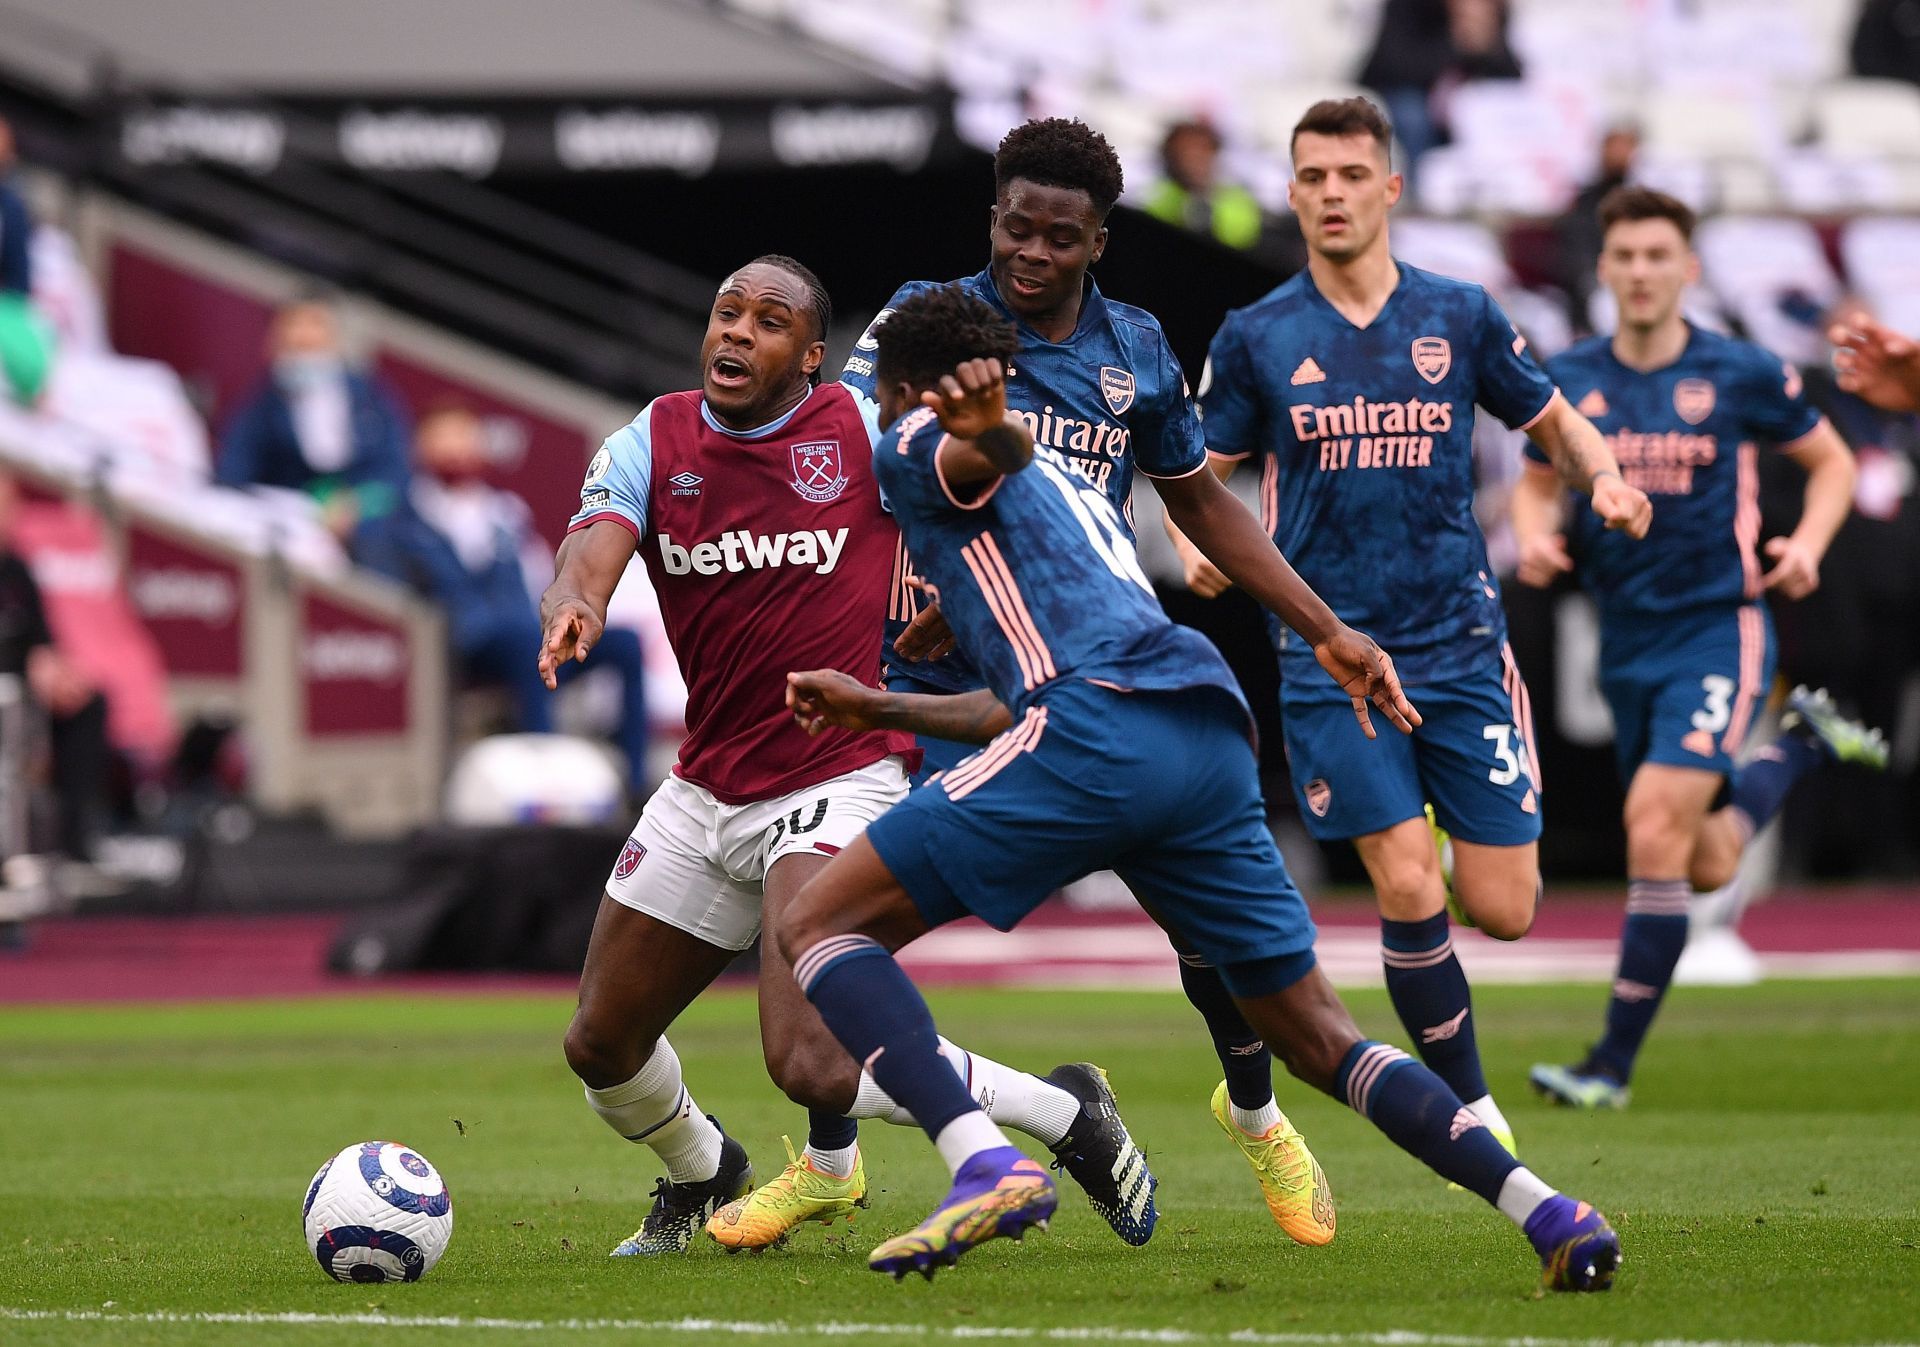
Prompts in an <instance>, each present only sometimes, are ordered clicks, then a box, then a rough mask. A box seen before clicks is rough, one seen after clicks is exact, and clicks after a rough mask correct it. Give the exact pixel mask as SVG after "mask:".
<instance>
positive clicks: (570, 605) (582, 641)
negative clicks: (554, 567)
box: [540, 599, 606, 689]
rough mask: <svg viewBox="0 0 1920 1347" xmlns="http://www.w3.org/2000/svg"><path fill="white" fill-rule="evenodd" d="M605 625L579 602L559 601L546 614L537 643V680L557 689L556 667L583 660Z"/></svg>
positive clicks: (576, 600)
mask: <svg viewBox="0 0 1920 1347" xmlns="http://www.w3.org/2000/svg"><path fill="white" fill-rule="evenodd" d="M605 626H606V624H605V623H604V622H602V621H601V620H600V618H599V617H598V616H597V615H596V614H595V613H594V611H593V609H592V608H590V607H588V606H587V605H586V604H585V603H583V602H581V601H580V600H579V599H560V600H558V601H556V602H555V603H554V604H553V606H552V607H551V608H550V609H549V610H548V612H547V620H546V629H545V631H544V632H543V633H542V636H541V640H540V681H541V682H543V683H545V684H546V685H547V687H548V688H549V689H551V688H557V687H559V686H560V666H561V665H562V664H565V663H566V662H567V661H568V660H570V659H571V660H584V659H586V657H587V653H588V652H589V651H591V650H592V649H593V647H594V646H595V645H596V644H597V643H598V642H599V640H600V633H601V631H602V630H603V629H604V628H605Z"/></svg>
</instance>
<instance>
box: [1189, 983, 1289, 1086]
mask: <svg viewBox="0 0 1920 1347" xmlns="http://www.w3.org/2000/svg"><path fill="white" fill-rule="evenodd" d="M1180 985H1181V986H1182V987H1183V988H1185V989H1186V993H1187V1000H1189V1001H1191V1002H1192V1003H1193V1008H1194V1009H1195V1010H1197V1011H1199V1012H1200V1018H1201V1019H1203V1020H1205V1021H1206V1022H1207V1033H1208V1034H1210V1035H1211V1036H1212V1038H1213V1050H1214V1052H1215V1053H1216V1054H1218V1056H1219V1058H1220V1066H1221V1069H1222V1070H1224V1071H1225V1072H1226V1073H1227V1098H1229V1099H1231V1100H1232V1101H1233V1102H1234V1104H1235V1105H1236V1106H1237V1107H1239V1108H1245V1109H1255V1108H1264V1107H1265V1106H1266V1105H1267V1104H1268V1103H1270V1102H1271V1101H1272V1099H1273V1066H1272V1062H1271V1059H1270V1058H1269V1057H1268V1055H1267V1044H1266V1040H1264V1039H1262V1038H1261V1037H1260V1035H1258V1034H1256V1033H1255V1032H1254V1031H1253V1028H1252V1026H1251V1025H1249V1024H1248V1023H1247V1019H1246V1016H1244V1015H1242V1014H1241V1013H1240V1007H1239V1006H1238V1005H1236V1004H1234V1000H1233V995H1232V993H1230V992H1229V991H1228V990H1227V984H1226V983H1225V982H1224V981H1223V980H1222V979H1221V977H1220V970H1219V969H1218V968H1215V967H1214V966H1213V965H1212V964H1210V963H1208V962H1207V961H1206V960H1205V959H1203V958H1201V957H1200V956H1199V955H1198V954H1185V953H1183V954H1181V955H1180Z"/></svg>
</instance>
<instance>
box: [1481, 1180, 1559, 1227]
mask: <svg viewBox="0 0 1920 1347" xmlns="http://www.w3.org/2000/svg"><path fill="white" fill-rule="evenodd" d="M1559 1195H1560V1193H1559V1190H1558V1189H1556V1188H1551V1187H1549V1186H1548V1185H1547V1182H1546V1180H1544V1179H1542V1178H1541V1177H1540V1176H1539V1175H1538V1174H1535V1173H1534V1172H1533V1171H1532V1170H1531V1169H1528V1168H1527V1167H1526V1166H1525V1165H1522V1166H1520V1168H1518V1169H1516V1170H1514V1171H1513V1173H1511V1174H1509V1175H1507V1181H1506V1182H1505V1183H1503V1184H1501V1185H1500V1200H1499V1201H1498V1202H1496V1203H1494V1205H1495V1206H1496V1207H1499V1208H1500V1214H1501V1215H1502V1216H1504V1217H1506V1218H1507V1219H1508V1220H1509V1221H1512V1222H1513V1223H1514V1224H1515V1225H1517V1226H1519V1227H1520V1228H1521V1229H1522V1230H1525V1229H1526V1228H1527V1218H1528V1217H1529V1216H1531V1215H1533V1213H1534V1212H1536V1211H1538V1210H1539V1209H1540V1204H1541V1203H1542V1202H1545V1201H1546V1200H1547V1199H1548V1198H1550V1197H1558V1196H1559Z"/></svg>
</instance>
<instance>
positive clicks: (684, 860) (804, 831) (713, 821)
mask: <svg viewBox="0 0 1920 1347" xmlns="http://www.w3.org/2000/svg"><path fill="white" fill-rule="evenodd" d="M906 796H907V773H906V769H905V767H904V766H903V765H902V764H901V762H900V759H899V758H897V757H892V758H882V759H881V760H880V761H879V762H876V763H872V764H870V765H869V766H866V767H862V768H861V769H860V770H859V771H857V772H848V773H847V774H846V775H845V776H836V777H834V778H833V779H832V780H831V781H822V782H820V783H819V784H818V785H813V786H806V787H803V788H802V789H800V790H796V791H794V792H792V793H791V794H788V795H781V796H778V797H776V798H774V799H771V800H757V801H755V802H754V803H752V804H722V803H720V801H718V800H716V799H715V798H714V797H713V793H712V792H711V791H709V790H707V789H706V788H705V787H703V786H696V785H694V784H693V783H692V782H691V781H683V780H681V779H680V778H679V777H677V776H670V777H668V778H667V780H666V782H665V784H663V785H662V786H661V787H660V789H659V790H656V791H655V792H654V793H653V798H652V799H650V800H648V801H647V807H646V808H645V809H644V810H642V811H641V814H640V822H639V823H638V824H637V825H635V827H634V830H633V836H631V837H630V838H628V839H627V844H626V846H625V847H624V848H623V849H622V850H621V852H620V859H619V861H618V862H616V863H615V865H614V867H613V874H612V875H611V876H609V877H608V879H607V896H608V897H609V898H612V899H613V900H614V901H615V902H617V903H621V904H624V905H625V906H627V907H630V908H633V909H634V910H635V911H636V912H644V913H646V914H647V915H648V916H650V917H654V918H657V919H658V920H660V921H664V922H665V923H667V925H669V926H677V927H679V928H680V929H681V930H683V931H685V932H687V934H689V935H692V936H697V937H698V938H700V939H701V940H704V941H706V942H707V943H708V944H710V945H718V946H719V947H720V948H721V949H745V948H746V947H747V946H748V945H751V944H752V943H753V939H754V937H755V936H757V935H758V934H760V903H761V895H762V891H763V887H764V885H765V884H766V879H767V871H768V870H771V869H772V868H773V863H774V862H775V861H777V860H779V859H780V858H781V857H782V856H793V855H799V854H802V853H810V854H812V855H816V856H832V855H836V854H838V853H839V851H840V850H841V849H842V848H843V847H845V846H846V845H847V844H848V843H850V842H852V841H853V839H854V838H856V837H858V836H860V834H861V833H863V832H865V831H866V830H867V825H868V824H869V823H871V822H873V821H874V820H875V819H877V818H879V817H880V816H881V815H882V814H884V813H886V812H887V810H889V809H891V808H893V806H894V805H896V804H898V803H899V802H900V801H901V800H904V799H905V798H906Z"/></svg>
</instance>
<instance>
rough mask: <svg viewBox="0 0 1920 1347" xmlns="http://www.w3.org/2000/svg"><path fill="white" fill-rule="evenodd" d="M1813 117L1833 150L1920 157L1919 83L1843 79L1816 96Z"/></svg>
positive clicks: (1862, 153)
mask: <svg viewBox="0 0 1920 1347" xmlns="http://www.w3.org/2000/svg"><path fill="white" fill-rule="evenodd" d="M1813 121H1814V129H1815V131H1816V133H1817V134H1818V136H1819V140H1820V144H1821V145H1822V146H1823V147H1825V148H1826V149H1827V150H1828V151H1829V152H1831V153H1834V154H1840V155H1886V156H1889V157H1892V158H1898V159H1912V160H1920V86H1915V85H1912V84H1903V83H1901V82H1900V81H1898V80H1842V81H1840V82H1839V83H1836V84H1830V85H1828V86H1827V87H1826V88H1824V89H1822V90H1820V91H1819V92H1818V93H1817V94H1816V95H1815V96H1814V101H1813Z"/></svg>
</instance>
